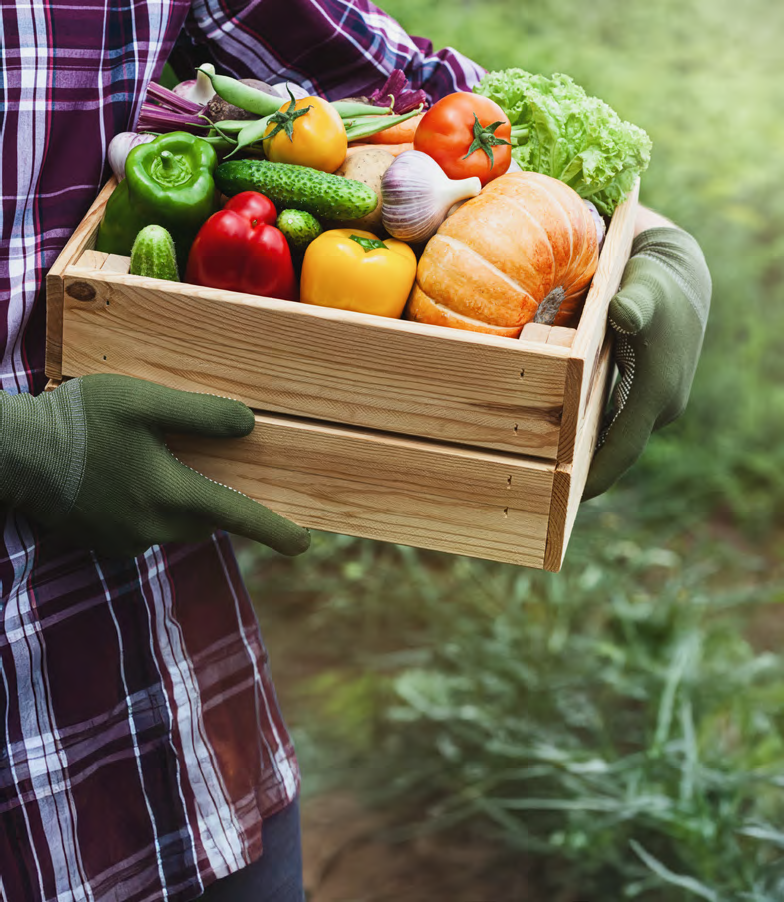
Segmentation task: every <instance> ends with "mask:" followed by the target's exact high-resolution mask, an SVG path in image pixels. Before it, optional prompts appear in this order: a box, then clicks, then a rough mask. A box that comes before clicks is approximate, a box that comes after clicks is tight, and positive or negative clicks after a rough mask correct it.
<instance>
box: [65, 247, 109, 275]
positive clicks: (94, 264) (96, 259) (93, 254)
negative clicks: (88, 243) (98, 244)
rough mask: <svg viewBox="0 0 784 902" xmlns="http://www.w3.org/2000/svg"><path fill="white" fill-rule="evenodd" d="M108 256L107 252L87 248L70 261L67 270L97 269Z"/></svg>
mask: <svg viewBox="0 0 784 902" xmlns="http://www.w3.org/2000/svg"><path fill="white" fill-rule="evenodd" d="M108 258H109V255H108V254H104V253H102V252H101V251H94V250H87V251H83V252H82V253H81V254H80V255H79V259H78V260H77V261H76V262H75V263H72V264H71V265H70V266H69V267H68V270H69V272H72V271H73V270H74V269H85V270H95V271H99V270H100V269H101V268H102V267H103V265H104V263H106V261H107V259H108Z"/></svg>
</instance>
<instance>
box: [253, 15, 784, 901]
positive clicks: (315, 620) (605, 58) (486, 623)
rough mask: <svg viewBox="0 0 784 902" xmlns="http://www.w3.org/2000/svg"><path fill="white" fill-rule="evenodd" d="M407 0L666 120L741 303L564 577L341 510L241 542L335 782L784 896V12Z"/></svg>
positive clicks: (559, 847)
mask: <svg viewBox="0 0 784 902" xmlns="http://www.w3.org/2000/svg"><path fill="white" fill-rule="evenodd" d="M382 5H383V7H384V8H385V9H386V10H387V11H388V12H390V13H391V14H392V15H394V16H395V17H396V18H398V20H399V21H400V22H401V24H402V25H403V27H404V28H406V30H408V31H409V32H410V33H412V34H418V35H423V36H427V37H428V38H430V39H431V40H432V41H433V43H434V45H435V46H436V48H439V47H443V46H447V45H449V46H453V47H455V48H457V49H459V50H460V51H462V52H463V53H465V54H466V55H467V56H469V57H471V58H473V59H475V60H476V61H477V62H479V63H480V64H482V65H483V66H485V67H486V68H488V69H499V68H505V67H509V66H521V67H523V68H526V69H528V70H531V71H538V72H542V73H543V74H547V75H549V74H552V73H553V72H565V73H566V74H568V75H571V76H572V77H573V78H574V79H575V80H576V81H577V82H578V83H580V84H582V85H583V86H584V87H585V88H586V90H588V91H589V92H590V93H593V94H596V95H598V96H600V97H601V98H602V99H604V100H605V101H607V102H608V103H609V104H610V105H611V106H613V107H614V108H615V109H616V110H617V111H618V112H619V113H620V114H621V115H622V116H623V117H624V118H627V119H629V120H631V121H633V122H635V123H637V124H638V125H640V126H642V127H643V128H645V129H646V131H648V133H649V134H650V136H651V138H652V139H653V154H652V162H651V166H650V169H649V171H648V172H647V173H646V174H645V176H644V180H643V186H642V201H643V203H645V204H647V205H648V206H651V207H653V208H654V209H657V210H659V211H660V212H662V213H664V214H665V215H667V216H669V217H670V218H672V219H674V220H675V221H676V222H677V223H678V224H680V225H681V226H683V227H684V228H686V229H687V230H688V231H690V232H692V233H693V234H694V235H695V236H696V237H697V238H698V240H699V241H700V244H701V245H702V247H703V249H704V251H705V254H706V257H707V259H708V263H709V266H710V268H711V272H712V275H713V281H714V294H713V306H712V312H711V318H710V322H709V328H708V333H707V336H706V342H705V347H704V351H703V356H702V359H701V363H700V367H699V370H698V374H697V378H696V381H695V385H694V389H693V393H692V398H691V402H690V405H689V407H688V410H687V411H686V414H685V415H684V417H683V418H682V419H681V420H680V421H679V422H678V423H676V424H674V425H673V426H671V427H668V428H667V429H666V430H663V431H662V432H660V433H658V434H657V435H656V436H654V437H653V438H652V440H651V442H650V444H649V447H648V449H647V451H646V453H645V455H644V457H643V459H642V460H641V461H640V462H639V463H638V464H637V465H636V466H635V467H634V469H633V470H632V471H631V472H630V473H629V474H628V475H627V476H626V477H625V478H624V479H623V481H622V482H621V484H620V485H619V486H617V487H616V488H615V489H613V490H612V491H611V492H609V493H608V494H607V495H606V496H604V497H602V498H599V499H596V500H595V501H592V502H590V503H588V504H586V505H583V507H582V508H581V511H580V513H579V515H578V518H577V522H576V525H575V529H574V532H573V535H572V540H571V544H570V547H569V549H568V552H567V556H566V564H565V567H564V570H563V572H562V573H561V574H558V575H555V576H553V575H550V574H544V573H533V572H530V571H526V570H522V569H520V568H515V567H511V566H507V565H501V564H492V563H488V562H483V561H477V560H471V559H469V558H464V557H450V556H448V555H442V554H437V553H431V552H420V551H416V550H414V549H410V548H405V547H400V546H388V545H382V544H379V543H374V542H370V541H366V540H359V539H351V538H348V537H345V536H330V535H327V534H319V533H317V534H316V535H315V536H314V545H313V548H312V550H311V551H310V552H309V553H308V554H307V555H305V556H304V557H303V558H298V559H294V560H290V561H289V560H285V561H284V560H282V559H280V558H278V557H276V556H275V555H273V554H272V553H271V552H267V551H263V550H259V549H257V548H253V547H251V546H249V545H247V544H242V543H241V544H240V554H241V562H242V566H243V570H244V572H245V573H246V576H247V578H248V581H249V584H250V586H251V590H252V592H253V595H254V598H255V600H256V603H257V607H258V610H259V615H260V619H261V622H262V627H263V626H264V623H265V618H266V617H267V616H268V615H269V612H270V611H271V610H272V609H273V608H274V609H275V611H276V612H277V613H276V616H281V617H284V618H285V619H286V620H287V623H290V627H289V628H290V630H291V632H292V635H294V636H295V637H296V638H295V639H294V640H293V642H292V645H294V646H299V647H300V648H303V649H314V650H316V649H317V652H318V655H319V665H318V668H317V669H318V671H319V675H318V676H317V677H316V678H315V679H313V680H310V681H303V682H302V683H301V685H300V687H299V689H300V691H299V695H298V698H299V702H298V705H299V706H300V707H299V710H300V715H297V713H296V712H294V713H293V714H292V715H291V716H293V718H294V720H295V721H297V722H298V723H300V724H304V723H307V725H308V726H307V729H302V728H300V729H298V734H297V735H298V748H299V749H300V755H301V758H302V763H303V771H304V774H305V787H306V790H308V789H315V788H316V787H319V786H322V785H323V784H324V782H325V781H329V780H333V781H334V780H338V781H340V780H343V781H345V785H351V786H365V787H366V788H367V789H368V791H369V793H370V797H372V798H375V799H376V800H377V801H379V800H380V797H383V799H382V800H383V801H384V802H385V804H393V805H395V806H397V808H398V809H399V811H400V812H401V817H402V818H403V820H404V821H405V822H406V823H416V824H418V825H419V828H420V829H443V828H446V827H447V826H448V825H450V824H454V823H455V822H456V821H461V822H464V823H465V822H467V823H470V824H473V825H474V826H475V827H477V826H478V828H479V829H481V830H482V831H484V835H485V836H492V837H493V838H494V840H495V841H496V842H497V843H498V847H499V849H500V850H502V849H510V850H512V852H513V853H518V854H519V853H520V851H521V850H524V851H525V852H526V854H529V855H533V856H535V857H536V858H537V860H539V859H541V861H542V862H543V866H542V868H541V873H540V883H541V886H540V887H539V889H540V892H541V894H542V898H543V899H548V900H549V899H552V898H555V895H554V894H555V893H556V892H557V891H558V890H559V889H560V890H562V889H563V887H564V886H566V887H569V886H573V887H575V886H576V887H579V889H580V895H579V898H581V899H586V900H591V902H594V900H596V902H598V900H601V902H605V900H609V899H613V900H615V899H620V898H639V899H644V900H646V902H647V900H651V902H654V900H655V902H681V900H683V902H689V900H693V899H697V898H701V899H707V900H712V902H741V900H745V902H778V900H780V899H782V898H784V872H783V871H782V861H784V858H783V857H782V850H784V835H782V833H781V832H780V826H781V818H782V814H784V797H783V795H782V781H781V778H780V773H781V772H782V769H783V768H782V765H784V745H783V744H782V722H781V716H780V711H781V703H782V701H783V700H784V666H783V665H784V661H783V659H782V657H781V655H780V654H779V647H780V642H781V641H782V640H784V621H782V618H781V613H780V611H781V603H782V601H784V593H783V592H782V582H781V576H782V572H781V569H782V568H781V564H782V555H781V552H780V540H779V537H780V526H781V514H780V511H781V509H782V502H783V501H784V480H782V478H781V472H782V466H784V440H783V439H784V357H782V355H781V353H780V351H779V344H780V342H781V338H780V336H781V335H782V328H783V327H784V192H782V191H781V187H780V185H781V178H780V176H781V175H782V173H783V172H784V162H783V161H784V117H783V116H782V113H783V112H784V78H782V77H781V62H780V57H781V51H780V41H781V38H780V36H781V35H782V34H784V6H782V5H781V4H777V3H773V2H771V0H743V2H738V0H736V2H729V0H681V2H676V0H659V2H657V3H655V4H653V3H650V2H640V0H629V2H626V3H623V4H621V3H618V2H617V0H595V2H594V3H592V4H582V3H578V2H576V0H562V2H560V3H557V4H554V3H551V2H550V3H546V2H544V0H531V2H527V3H524V4H520V3H516V2H511V0H487V2H476V0H461V2H458V3H454V2H453V3H447V2H445V0H437V2H434V3H430V4H423V3H421V2H420V0H384V2H383V3H382ZM271 653H272V660H273V667H274V663H275V660H276V652H275V648H272V649H271ZM299 653H300V654H302V652H299ZM306 654H307V652H306ZM314 654H315V651H314ZM302 712H307V713H302ZM380 790H384V792H380ZM570 898H571V897H570ZM498 902H501V900H498ZM503 902H506V900H503ZM509 902H512V900H509Z"/></svg>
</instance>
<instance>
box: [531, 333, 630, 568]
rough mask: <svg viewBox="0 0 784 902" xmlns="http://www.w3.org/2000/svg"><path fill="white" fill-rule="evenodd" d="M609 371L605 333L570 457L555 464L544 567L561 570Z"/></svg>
mask: <svg viewBox="0 0 784 902" xmlns="http://www.w3.org/2000/svg"><path fill="white" fill-rule="evenodd" d="M613 372H614V367H613V362H612V339H611V337H610V336H609V335H608V336H607V337H606V339H605V342H604V345H603V347H602V352H601V354H600V356H599V364H598V367H597V370H596V375H595V378H594V382H593V390H592V391H591V392H590V396H589V401H588V406H587V408H586V410H585V416H584V419H583V421H582V423H581V424H580V429H579V431H578V434H577V442H576V443H575V453H574V458H573V460H572V462H571V463H568V464H564V463H559V464H558V465H557V467H556V471H555V479H554V481H553V498H552V505H551V507H550V527H549V530H548V536H547V549H546V552H545V559H544V568H545V569H546V570H553V571H558V570H560V569H561V564H562V563H563V558H564V554H565V552H566V545H567V543H568V541H569V536H570V535H571V532H572V527H573V526H574V521H575V517H576V516H577V510H578V508H579V506H580V501H581V500H582V496H583V489H584V488H585V481H586V479H587V478H588V470H589V468H590V466H591V461H592V460H593V453H594V449H595V448H596V441H597V438H598V436H599V429H600V428H601V424H602V420H603V416H604V410H605V406H606V403H607V395H608V392H609V390H610V385H611V383H612V374H613Z"/></svg>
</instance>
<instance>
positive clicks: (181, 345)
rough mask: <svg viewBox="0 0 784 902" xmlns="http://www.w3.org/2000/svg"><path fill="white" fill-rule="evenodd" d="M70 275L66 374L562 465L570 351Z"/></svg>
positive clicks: (124, 279) (189, 288)
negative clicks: (152, 384)
mask: <svg viewBox="0 0 784 902" xmlns="http://www.w3.org/2000/svg"><path fill="white" fill-rule="evenodd" d="M65 283H66V297H65V320H64V332H65V336H66V341H65V347H66V351H65V355H64V358H63V371H64V372H65V373H66V374H67V375H69V376H77V375H84V374H87V373H95V372H114V373H121V374H124V375H128V376H137V377H141V378H145V379H150V380H153V381H156V382H161V383H162V384H166V385H170V386H171V387H173V388H180V389H187V390H191V391H208V392H212V393H218V394H223V395H228V396H231V397H236V398H240V399H241V400H243V401H244V402H245V403H247V404H248V405H249V406H250V407H253V408H254V409H257V410H262V411H267V412H277V413H286V414H291V415H295V416H301V417H307V418H314V419H319V420H323V421H326V422H333V423H345V424H350V425H356V426H361V427H364V428H370V429H379V430H383V431H386V432H392V433H399V434H403V435H414V436H423V437H428V438H432V439H436V440H438V441H450V442H455V443H459V444H465V445H473V446H477V447H485V448H492V449H497V450H502V451H509V452H512V453H517V454H526V455H532V456H536V457H542V458H549V459H553V460H554V459H555V453H556V449H557V447H558V441H559V429H560V421H561V407H562V396H563V386H564V380H565V375H566V366H567V360H568V358H569V354H570V351H569V349H568V348H561V347H557V346H552V347H551V346H549V345H546V344H544V343H533V342H527V341H520V340H518V339H512V338H500V337H498V336H492V335H484V334H482V333H478V332H466V331H463V330H458V329H448V328H442V327H439V326H432V325H424V324H420V323H412V322H407V321H404V320H394V319H386V318H383V317H376V316H369V315H365V314H361V313H353V312H351V311H342V310H332V309H329V308H322V307H313V306H306V305H302V304H297V303H292V302H289V301H276V300H273V299H269V298H261V297H256V296H253V295H245V294H239V293H234V292H221V291H217V290H215V289H210V288H201V287H199V286H194V285H184V284H176V283H168V282H161V281H160V280H157V279H144V278H141V277H139V276H123V275H117V274H114V273H111V274H105V273H104V272H103V271H102V272H100V273H89V274H86V273H79V272H72V273H71V272H66V273H65Z"/></svg>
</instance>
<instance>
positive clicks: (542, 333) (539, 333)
mask: <svg viewBox="0 0 784 902" xmlns="http://www.w3.org/2000/svg"><path fill="white" fill-rule="evenodd" d="M552 328H553V327H552V326H546V325H545V324H544V323H526V324H525V325H524V326H523V331H522V332H521V333H520V338H521V339H523V340H524V341H541V342H542V344H546V342H547V340H548V338H549V337H550V332H551V330H552Z"/></svg>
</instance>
